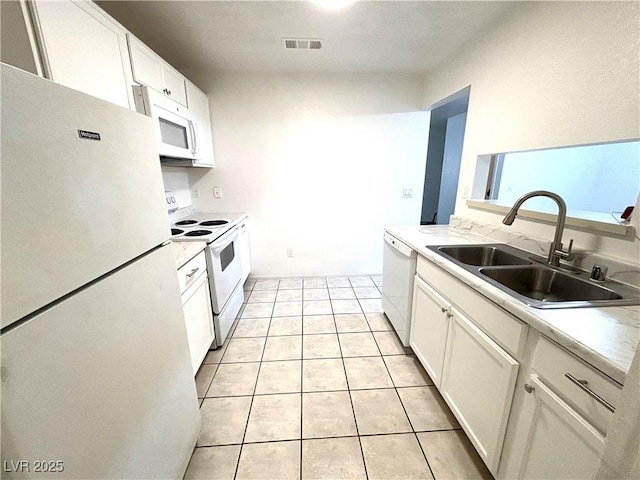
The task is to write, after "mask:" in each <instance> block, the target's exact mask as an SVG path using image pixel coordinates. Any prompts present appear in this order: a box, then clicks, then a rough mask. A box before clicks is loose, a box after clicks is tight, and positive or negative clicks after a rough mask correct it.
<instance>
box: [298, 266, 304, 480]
mask: <svg viewBox="0 0 640 480" xmlns="http://www.w3.org/2000/svg"><path fill="white" fill-rule="evenodd" d="M303 381H304V278H303V279H302V315H300V450H299V452H300V457H299V458H300V465H298V467H299V470H298V472H299V473H298V476H299V478H300V480H302V426H303V421H302V418H303V417H302V416H303V415H304V410H303V409H304V392H303V386H302V382H303Z"/></svg>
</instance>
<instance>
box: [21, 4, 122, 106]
mask: <svg viewBox="0 0 640 480" xmlns="http://www.w3.org/2000/svg"><path fill="white" fill-rule="evenodd" d="M28 6H29V8H31V15H32V18H33V23H34V25H33V27H34V33H35V36H36V40H37V44H38V49H39V51H40V55H41V59H40V60H41V61H42V67H43V71H44V74H45V76H46V77H48V78H50V79H51V80H53V81H54V82H56V83H60V84H62V85H65V86H67V87H70V88H73V89H76V90H80V91H81V92H84V93H87V94H89V95H93V96H95V97H98V98H101V99H103V100H106V101H108V102H112V103H115V104H116V105H120V106H122V107H126V108H133V93H132V91H131V84H132V83H133V79H132V74H131V65H130V62H129V55H128V50H127V39H126V31H125V30H124V28H122V26H120V24H119V23H117V22H116V21H114V20H113V19H112V18H111V17H109V16H108V15H107V14H105V13H104V12H103V11H102V10H101V9H100V8H98V7H97V6H95V5H94V4H93V3H92V2H87V1H74V0H61V1H55V2H51V1H39V0H36V1H34V2H29V3H28Z"/></svg>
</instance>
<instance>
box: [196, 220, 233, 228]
mask: <svg viewBox="0 0 640 480" xmlns="http://www.w3.org/2000/svg"><path fill="white" fill-rule="evenodd" d="M227 223H229V222H228V221H226V220H207V221H206V222H200V225H202V226H203V227H215V226H218V225H226V224H227Z"/></svg>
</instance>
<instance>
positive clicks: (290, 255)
mask: <svg viewBox="0 0 640 480" xmlns="http://www.w3.org/2000/svg"><path fill="white" fill-rule="evenodd" d="M287 257H293V248H287Z"/></svg>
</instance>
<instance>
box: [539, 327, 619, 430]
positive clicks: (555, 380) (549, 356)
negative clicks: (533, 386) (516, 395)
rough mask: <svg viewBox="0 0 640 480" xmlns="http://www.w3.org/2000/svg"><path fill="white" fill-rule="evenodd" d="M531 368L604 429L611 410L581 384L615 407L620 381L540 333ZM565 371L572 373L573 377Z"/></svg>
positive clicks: (607, 423)
mask: <svg viewBox="0 0 640 480" xmlns="http://www.w3.org/2000/svg"><path fill="white" fill-rule="evenodd" d="M532 369H533V370H535V371H536V372H537V373H538V375H539V376H540V378H541V380H542V381H543V382H544V383H545V384H547V385H548V386H549V387H550V388H551V389H552V390H554V391H555V392H556V393H557V394H558V395H559V396H560V397H561V398H563V399H564V400H565V401H566V402H567V403H569V404H570V405H571V406H572V407H574V408H575V409H576V410H578V411H579V412H580V413H581V414H582V415H583V416H584V417H585V418H586V419H587V420H589V421H590V422H591V423H592V424H593V425H595V426H596V427H597V428H599V429H600V430H601V431H602V432H603V433H606V431H607V428H608V427H609V424H610V422H611V420H612V419H613V412H611V411H610V410H608V409H607V408H606V407H605V406H604V405H603V404H602V403H601V402H599V401H598V400H597V399H596V398H594V397H593V396H592V395H590V394H589V392H588V391H585V389H584V388H586V389H589V390H590V391H591V392H593V393H595V394H596V395H598V396H600V397H601V398H602V399H603V400H604V401H606V402H608V403H609V404H610V405H611V406H613V407H615V405H616V403H617V401H618V398H619V397H620V394H621V393H622V387H621V386H620V385H618V384H617V383H616V382H614V381H613V380H611V379H610V378H609V377H606V376H605V375H603V374H602V373H600V372H599V371H598V370H596V369H595V368H593V367H592V366H590V365H589V364H587V363H585V362H584V361H583V360H581V359H579V358H578V357H576V356H574V355H573V354H572V353H570V352H568V351H567V350H565V349H564V348H562V347H561V346H559V345H557V344H556V343H554V342H552V341H551V340H549V339H548V338H546V337H544V336H542V335H541V336H540V339H539V340H538V343H537V345H536V350H535V354H534V359H533V364H532ZM567 375H570V376H572V377H573V378H574V381H572V380H571V379H570V378H568V376H567ZM576 381H580V382H581V383H583V384H584V388H581V387H580V386H578V385H577V384H576V383H575V382H576Z"/></svg>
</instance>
